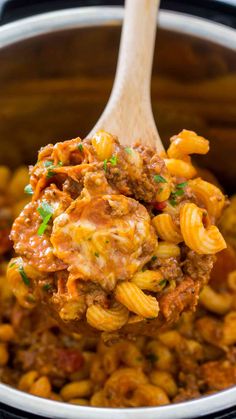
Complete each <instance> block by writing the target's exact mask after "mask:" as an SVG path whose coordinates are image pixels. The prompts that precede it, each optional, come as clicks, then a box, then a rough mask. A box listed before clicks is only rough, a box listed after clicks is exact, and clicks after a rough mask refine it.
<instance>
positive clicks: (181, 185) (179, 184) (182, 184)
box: [176, 182, 188, 189]
mask: <svg viewBox="0 0 236 419" xmlns="http://www.w3.org/2000/svg"><path fill="white" fill-rule="evenodd" d="M187 184H188V182H182V183H178V185H176V188H177V189H182V188H184V187H185V186H187Z"/></svg>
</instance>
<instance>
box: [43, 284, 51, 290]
mask: <svg viewBox="0 0 236 419" xmlns="http://www.w3.org/2000/svg"><path fill="white" fill-rule="evenodd" d="M51 289H52V285H51V284H44V285H43V290H44V291H49V290H51Z"/></svg>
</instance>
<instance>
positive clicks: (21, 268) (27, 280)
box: [18, 265, 30, 287]
mask: <svg viewBox="0 0 236 419" xmlns="http://www.w3.org/2000/svg"><path fill="white" fill-rule="evenodd" d="M18 272H19V274H20V276H21V278H22V280H23V282H24V284H25V285H27V287H29V286H30V280H29V278H28V276H27V275H26V273H25V270H24V268H23V266H22V265H21V266H19V268H18Z"/></svg>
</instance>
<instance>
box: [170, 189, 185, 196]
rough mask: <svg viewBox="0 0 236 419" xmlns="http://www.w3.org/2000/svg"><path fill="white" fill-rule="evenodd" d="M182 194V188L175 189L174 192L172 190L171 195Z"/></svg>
mask: <svg viewBox="0 0 236 419" xmlns="http://www.w3.org/2000/svg"><path fill="white" fill-rule="evenodd" d="M182 195H184V190H183V189H177V190H176V191H175V192H172V196H182Z"/></svg>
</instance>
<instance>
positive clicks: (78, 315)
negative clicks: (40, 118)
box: [5, 130, 226, 340]
mask: <svg viewBox="0 0 236 419" xmlns="http://www.w3.org/2000/svg"><path fill="white" fill-rule="evenodd" d="M208 150H209V143H208V141H207V140H206V139H204V138H203V137H199V136H198V135H197V134H196V133H194V132H192V131H187V130H184V131H182V132H181V133H180V134H178V135H177V136H175V137H173V138H172V139H171V145H170V147H169V149H168V150H167V156H168V158H165V159H162V158H161V157H160V156H159V155H158V154H157V153H156V152H155V150H153V149H150V148H148V147H144V146H142V145H140V144H136V145H134V146H133V147H124V146H121V145H120V144H119V141H118V139H117V138H116V137H114V136H113V135H111V134H109V133H107V132H104V131H99V132H97V133H96V134H95V135H94V136H93V138H92V139H86V140H84V141H81V140H80V139H79V138H76V139H73V140H70V141H65V142H64V143H57V144H55V145H54V146H53V145H48V146H46V147H44V148H43V149H41V150H40V152H39V158H38V162H37V163H36V165H35V166H34V167H32V168H31V169H30V184H29V185H28V186H27V190H28V192H29V193H30V194H31V195H32V200H31V202H30V203H29V204H28V205H26V207H25V208H23V210H22V212H21V214H20V215H19V217H18V218H17V219H16V220H15V222H14V224H13V228H12V232H11V239H12V240H13V242H14V247H15V250H16V252H17V254H18V255H19V257H20V258H22V259H21V265H22V266H23V269H24V273H25V276H26V277H27V280H26V281H25V282H24V284H23V285H22V284H21V283H20V281H19V279H20V274H19V273H18V271H17V270H19V264H18V265H17V266H16V267H15V269H12V267H11V264H10V265H9V268H8V277H9V282H10V283H11V284H12V286H13V291H14V293H15V295H16V297H17V298H18V300H19V302H21V303H23V304H28V303H26V302H27V301H28V300H29V298H30V295H31V299H32V298H33V297H34V299H35V302H36V301H39V302H40V301H41V302H44V303H45V304H46V305H47V306H48V307H49V310H50V311H51V312H52V313H54V316H55V317H56V318H57V320H58V321H61V322H64V323H66V325H67V327H69V328H70V329H71V330H73V331H77V332H81V333H87V334H96V333H97V334H99V333H103V332H104V339H106V340H109V333H110V339H111V340H112V339H113V338H114V333H120V336H126V335H131V334H133V335H136V334H137V333H138V334H140V333H141V334H142V333H143V334H147V335H153V334H155V331H156V330H157V329H158V328H159V327H161V326H163V325H165V324H169V323H171V322H174V321H176V320H177V319H178V317H179V315H180V314H181V313H182V312H183V311H186V310H188V309H192V310H193V309H195V307H196V304H197V301H198V298H199V293H200V290H201V288H202V286H203V285H204V284H205V283H207V282H208V280H209V275H210V270H211V267H212V264H213V258H214V256H213V255H214V254H215V253H217V252H220V251H221V250H222V249H224V248H225V247H226V243H225V241H224V239H223V237H222V235H221V233H220V231H219V230H218V228H217V227H216V226H215V225H214V223H215V220H216V219H218V218H219V216H220V215H221V212H222V210H223V207H224V205H225V199H224V196H223V194H222V192H221V191H220V190H219V189H218V188H217V187H216V186H214V185H211V184H209V183H207V182H205V181H203V180H201V179H199V178H197V179H192V178H194V177H195V176H196V174H197V171H196V169H195V168H194V166H193V165H192V163H191V158H190V155H191V154H193V153H200V154H206V153H207V152H208ZM5 176H8V174H7V173H6V174H5ZM189 179H192V180H189ZM13 186H14V183H13ZM213 200H215V201H214V203H217V205H215V204H214V203H213ZM186 249H189V250H191V251H192V254H191V258H190V257H189V253H188V250H186ZM194 255H196V256H194ZM206 255H209V256H208V259H206V258H205V259H204V260H205V265H206V266H205V270H204V273H203V271H201V275H199V274H198V265H199V264H200V261H201V258H202V259H203V258H204V257H205V256H206ZM211 255H212V256H211ZM211 257H212V259H211ZM194 258H195V259H194ZM194 260H195V262H194ZM206 261H207V263H206ZM14 275H15V276H14ZM17 275H18V276H17ZM26 282H28V285H27V283H26ZM17 284H18V285H19V286H18V285H17ZM27 286H28V289H27ZM46 288H48V290H47V291H48V292H45V289H46ZM32 296H33V297H32ZM25 301H26V302H25ZM117 331H118V332H117Z"/></svg>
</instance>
